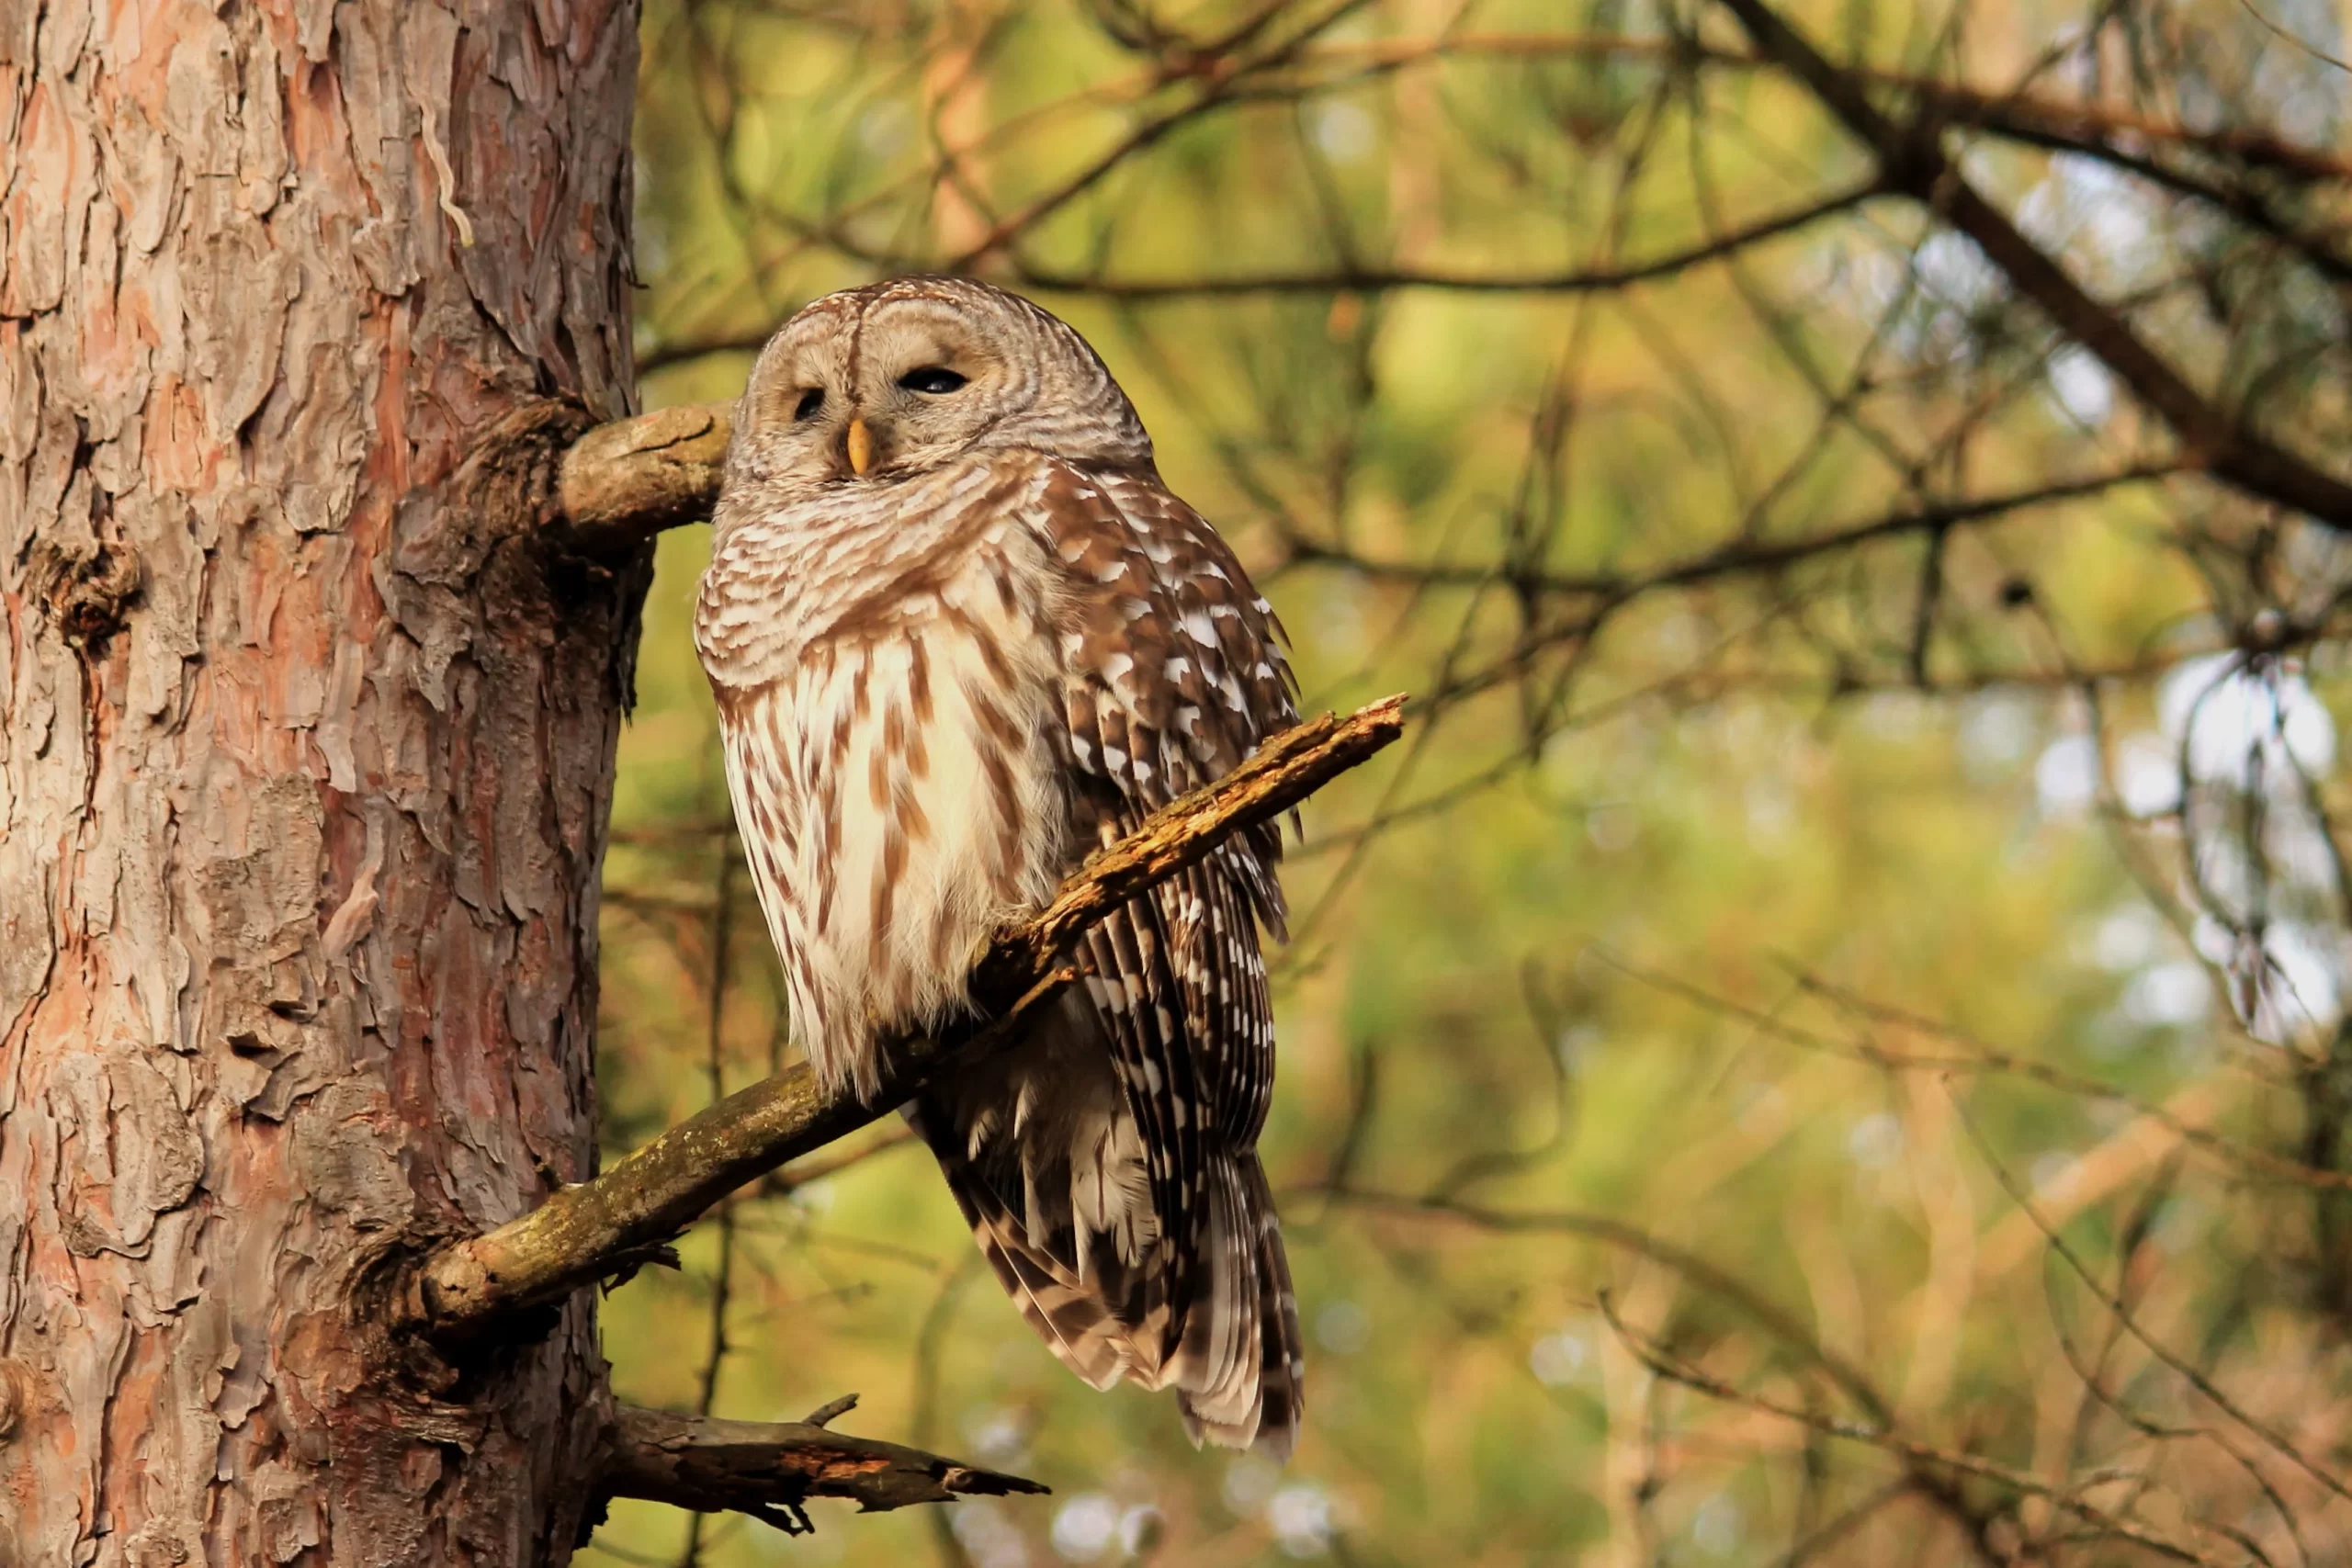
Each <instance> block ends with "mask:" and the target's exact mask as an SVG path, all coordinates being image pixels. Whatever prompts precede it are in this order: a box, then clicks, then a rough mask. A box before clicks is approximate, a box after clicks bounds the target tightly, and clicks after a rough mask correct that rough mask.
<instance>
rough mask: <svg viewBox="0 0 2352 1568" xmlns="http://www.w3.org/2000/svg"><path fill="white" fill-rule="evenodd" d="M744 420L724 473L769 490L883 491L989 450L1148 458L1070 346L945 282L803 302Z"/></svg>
mask: <svg viewBox="0 0 2352 1568" xmlns="http://www.w3.org/2000/svg"><path fill="white" fill-rule="evenodd" d="M745 415H746V417H745V420H744V423H743V425H742V427H741V428H740V429H739V430H738V432H737V439H736V443H735V448H734V456H733V457H730V458H729V464H730V471H732V472H735V473H738V474H741V475H742V476H743V477H745V478H747V479H757V480H758V481H759V482H760V483H762V484H763V485H766V486H768V487H771V493H775V492H776V491H778V490H780V491H782V492H784V493H791V492H794V491H810V490H816V489H819V488H821V487H825V486H830V485H857V484H889V483H894V482H897V481H900V480H905V479H910V478H912V477H914V476H916V475H919V474H923V473H928V472H931V471H933V470H935V469H937V468H941V467H943V466H944V465H947V464H950V463H953V462H956V461H958V460H960V459H963V458H965V457H969V456H970V455H972V454H973V453H975V452H980V451H988V450H994V449H998V448H1005V447H1025V448H1031V449H1035V450H1037V451H1042V452H1048V453H1052V454H1054V455H1055V456H1057V457H1065V458H1089V459H1092V460H1094V461H1098V462H1109V463H1125V464H1140V465H1146V466H1148V464H1149V463H1150V461H1151V438H1150V437H1149V436H1148V435H1147V434H1144V430H1143V426H1142V424H1141V423H1139V422H1138V421H1137V420H1136V416H1135V410H1134V409H1133V407H1131V406H1130V405H1129V404H1128V402H1127V400H1126V399H1125V396H1124V395H1122V394H1121V392H1120V391H1119V389H1118V386H1117V384H1116V383H1114V381H1113V380H1112V379H1111V378H1110V374H1109V372H1108V371H1106V370H1105V369H1104V368H1103V363H1102V361H1101V360H1100V359H1098V358H1096V357H1095V356H1094V354H1093V352H1092V351H1091V349H1089V348H1088V347H1087V346H1086V344H1085V342H1084V340H1082V339H1080V337H1079V336H1078V334H1077V333H1074V332H1072V331H1071V330H1070V329H1069V327H1067V326H1065V325H1064V324H1062V323H1061V322H1059V321H1056V320H1054V319H1053V318H1052V317H1050V316H1047V315H1046V314H1045V313H1044V312H1043V311H1041V310H1037V309H1036V308H1035V307H1034V306H1032V305H1030V304H1028V303H1027V302H1026V301H1023V300H1022V299H1017V298H1015V297H1014V296H1012V295H1009V294H1005V293H1003V292H1001V290H998V289H995V288H989V286H987V285H985V284H979V283H974V282H970V281H968V280H966V279H961V278H902V279H898V280H895V281H892V282H888V283H882V284H874V285H869V286H868V287H866V288H854V289H846V290H843V291H842V293H839V294H831V295H828V296H826V297H825V298H824V299H819V300H817V301H815V302H814V303H813V304H810V305H809V306H808V307H807V308H806V309H805V310H801V311H800V313H799V314H798V315H797V316H795V317H793V319H792V320H791V321H787V322H786V323H785V326H784V329H783V330H782V331H780V332H779V333H776V335H775V338H774V339H773V340H771V341H770V343H769V344H768V346H767V348H766V349H765V350H764V351H763V353H762V354H761V355H760V361H759V364H758V365H757V366H756V367H754V368H753V369H752V381H751V385H750V387H749V389H747V391H746V407H745Z"/></svg>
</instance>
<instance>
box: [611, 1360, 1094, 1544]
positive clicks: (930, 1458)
mask: <svg viewBox="0 0 2352 1568" xmlns="http://www.w3.org/2000/svg"><path fill="white" fill-rule="evenodd" d="M855 1403H856V1396H855V1395H852V1396H851V1397H850V1398H848V1399H846V1400H836V1401H834V1402H833V1403H832V1404H829V1405H826V1406H825V1407H824V1408H823V1409H821V1410H818V1411H814V1412H812V1413H811V1414H810V1416H809V1419H808V1420H806V1421H780V1422H765V1421H720V1420H716V1419H713V1418H711V1417H708V1416H673V1415H670V1414H668V1413H667V1412H664V1411H660V1410H640V1409H638V1408H636V1407H634V1406H631V1405H623V1406H622V1407H621V1409H620V1410H619V1411H618V1412H617V1413H616V1416H615V1418H614V1421H613V1427H612V1430H611V1432H610V1434H609V1436H608V1437H607V1438H606V1439H605V1468H604V1473H603V1476H602V1477H601V1479H600V1480H599V1482H598V1490H599V1491H601V1492H602V1493H603V1495H605V1496H606V1497H639V1498H644V1499H647V1500H649V1501H651V1502H655V1503H668V1504H671V1505H673V1506H676V1507H680V1508H691V1509H694V1510H695V1511H696V1512H698V1513H718V1512H722V1511H730V1510H731V1511H733V1512H736V1513H743V1514H749V1515H751V1516H752V1517H754V1518H757V1519H762V1520H764V1521H765V1522H767V1523H769V1524H772V1525H775V1527H776V1528H777V1529H781V1530H784V1531H785V1532H786V1534H789V1535H805V1534H807V1533H808V1532H809V1517H808V1515H807V1514H805V1513H803V1512H802V1511H801V1506H802V1505H803V1504H804V1503H806V1502H807V1501H808V1500H809V1498H811V1497H843V1498H847V1499H848V1500H850V1501H851V1502H854V1503H855V1504H857V1505H858V1511H859V1512H860V1513H868V1514H871V1513H879V1512H882V1511H883V1510H885V1509H889V1508H903V1507H905V1506H908V1505H909V1504H911V1503H945V1502H951V1501H953V1500H954V1499H956V1498H957V1497H965V1496H989V1497H1001V1496H1004V1495H1007V1494H1010V1493H1016V1492H1021V1493H1042V1492H1046V1491H1047V1490H1049V1488H1047V1487H1045V1486H1041V1485H1039V1484H1038V1483H1036V1482H1035V1481H1030V1480H1027V1479H1024V1478H1023V1477H1022V1476H1018V1475H1006V1474H1003V1473H1001V1472H998V1471H993V1470H982V1469H979V1468H978V1467H977V1466H974V1465H967V1464H963V1463H959V1462H958V1461H955V1460H952V1459H943V1458H942V1457H940V1456H939V1455H937V1454H933V1453H925V1452H923V1451H922V1450H921V1449H907V1448H900V1447H899V1445H898V1444H896V1443H884V1442H877V1441H876V1440H875V1439H873V1438H853V1437H850V1436H848V1435H846V1434H844V1433H840V1432H829V1431H827V1430H826V1429H825V1423H826V1422H827V1421H830V1420H831V1419H832V1418H833V1417H834V1416H839V1415H840V1414H842V1411H843V1410H845V1409H847V1408H848V1407H849V1406H850V1405H852V1404H855Z"/></svg>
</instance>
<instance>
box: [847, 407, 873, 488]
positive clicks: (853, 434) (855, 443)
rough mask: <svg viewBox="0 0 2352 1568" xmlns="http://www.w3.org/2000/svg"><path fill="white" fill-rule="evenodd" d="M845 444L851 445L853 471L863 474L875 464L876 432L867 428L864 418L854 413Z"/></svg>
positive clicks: (850, 464)
mask: <svg viewBox="0 0 2352 1568" xmlns="http://www.w3.org/2000/svg"><path fill="white" fill-rule="evenodd" d="M845 444H846V445H847V446H848V447H849V467H850V471H851V472H852V473H854V474H859V475H863V474H864V473H865V470H866V469H868V468H872V467H873V466H874V433H873V432H872V431H870V430H868V429H866V428H865V420H864V419H862V418H859V417H858V416H856V415H854V414H853V415H851V416H850V422H849V434H848V437H847V441H846V443H845Z"/></svg>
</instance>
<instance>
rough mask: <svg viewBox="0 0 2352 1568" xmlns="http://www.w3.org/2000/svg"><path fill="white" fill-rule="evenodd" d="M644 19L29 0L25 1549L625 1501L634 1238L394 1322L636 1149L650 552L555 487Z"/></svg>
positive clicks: (23, 567) (17, 459)
mask: <svg viewBox="0 0 2352 1568" xmlns="http://www.w3.org/2000/svg"><path fill="white" fill-rule="evenodd" d="M636 22H637V18H636V14H635V10H634V8H633V7H632V6H628V5H627V4H625V3H621V0H532V3H530V4H520V3H515V4H505V5H500V4H494V3H492V0H469V3H467V4H465V5H463V6H459V7H458V9H456V10H452V9H448V8H445V7H444V6H442V5H440V4H435V3H433V0H406V3H403V0H343V3H341V4H330V3H329V0H238V3H234V4H228V5H223V6H217V7H216V6H210V5H196V4H188V3H181V4H174V3H172V0H120V3H119V4H116V5H114V6H92V5H89V4H87V3H86V0H81V3H77V0H49V3H47V4H42V3H40V0H0V119H5V125H4V126H0V130H4V131H5V134H0V267H5V272H0V720H5V722H0V1358H5V1359H0V1563H5V1564H10V1565H16V1564H22V1565H25V1568H51V1565H61V1568H62V1565H66V1564H83V1563H93V1562H95V1563H123V1564H130V1565H133V1568H151V1565H152V1568H161V1565H164V1564H180V1563H191V1564H192V1563H208V1564H210V1565H212V1568H223V1565H229V1564H246V1563H288V1562H301V1563H306V1564H307V1563H316V1564H326V1563H336V1564H344V1563H353V1564H396V1563H433V1564H459V1563H464V1564H474V1563H481V1564H502V1565H503V1564H532V1563H539V1562H561V1561H562V1560H563V1559H564V1558H565V1557H566V1556H567V1555H568V1554H569V1553H570V1551H571V1548H572V1546H573V1544H574V1541H575V1540H576V1539H577V1538H578V1537H579V1535H580V1533H581V1531H582V1527H583V1516H584V1515H585V1514H586V1513H587V1512H588V1511H589V1510H590V1509H591V1508H592V1506H593V1502H592V1496H591V1494H592V1489H593V1480H594V1450H595V1448H596V1445H597V1444H598V1443H599V1442H600V1441H601V1439H602V1434H603V1432H604V1430H605V1425H606V1422H607V1420H608V1415H609V1403H610V1402H609V1397H608V1395H607V1393H606V1392H605V1381H604V1365H603V1362H602V1360H601V1359H600V1358H599V1356H598V1354H597V1350H596V1345H595V1340H594V1323H593V1316H592V1304H591V1302H590V1300H589V1299H588V1298H589V1297H590V1296H591V1295H593V1292H576V1293H575V1294H574V1295H573V1296H572V1297H571V1300H570V1302H569V1304H567V1305H565V1306H563V1307H562V1308H561V1309H560V1311H556V1312H550V1313H549V1314H547V1316H546V1320H545V1321H544V1322H542V1323H540V1324H537V1325H534V1327H533V1330H532V1331H531V1332H530V1333H529V1334H527V1335H525V1336H521V1337H509V1338H507V1339H506V1340H504V1341H503V1342H500V1343H496V1344H493V1345H491V1346H488V1347H485V1348H483V1349H482V1351H481V1354H480V1356H479V1358H478V1359H477V1360H476V1361H474V1362H472V1363H469V1365H467V1366H463V1367H449V1366H445V1365H442V1364H440V1363H438V1362H436V1361H434V1360H433V1359H431V1358H430V1357H428V1356H425V1355H424V1354H423V1353H422V1352H415V1353H412V1354H411V1355H410V1356H409V1357H408V1360H407V1363H406V1365H405V1368H404V1370H403V1371H401V1372H399V1373H395V1372H393V1371H390V1367H391V1366H392V1364H393V1362H394V1360H395V1359H396V1358H394V1357H393V1356H391V1355H390V1354H389V1353H388V1352H389V1351H390V1349H391V1348H392V1347H390V1346H388V1345H387V1344H386V1343H384V1342H383V1341H382V1339H381V1337H380V1335H379V1334H378V1333H377V1332H376V1331H374V1330H371V1329H369V1328H368V1327H366V1326H365V1325H366V1324H367V1322H368V1315H367V1314H366V1313H364V1312H363V1311H360V1310H357V1309H358V1307H359V1306H362V1305H364V1303H365V1302H366V1299H367V1297H368V1288H369V1286H370V1283H371V1281H375V1280H379V1279H381V1278H382V1277H384V1276H385V1274H386V1273H387V1272H388V1270H389V1266H390V1265H391V1264H393V1263H396V1262H398V1261H399V1260H400V1259H401V1257H403V1256H406V1255H407V1254H408V1253H410V1252H413V1250H414V1249H416V1248H418V1247H422V1246H424V1244H426V1243H429V1242H432V1241H435V1240H438V1239H442V1238H445V1237H447V1236H451V1235H460V1234H469V1233H471V1232H474V1231H478V1230H481V1229H482V1228H484V1227H487V1226H489V1225H492V1224H498V1223H500V1222H503V1221H505V1220H509V1219H512V1218H514V1217H515V1215H517V1214H519V1213H523V1212H525V1211H526V1210H527V1209H529V1208H530V1207H532V1206H533V1205H534V1204H536V1203H537V1202H538V1201H540V1200H541V1199H543V1198H544V1197H545V1195H546V1194H547V1193H548V1191H549V1190H551V1188H552V1187H554V1185H555V1184H557V1183H559V1182H563V1181H573V1180H580V1179H584V1178H586V1177H587V1176H588V1175H589V1174H591V1170H592V1167H593V1164H594V1104H595V1101H594V1088H593V1084H592V1081H591V1065H592V1064H591V1055H592V1043H593V1034H592V1031H593V1025H594V1013H595V1000H596V985H595V927H596V881H597V872H598V865H599V862H600V860H601V857H602V853H603V850H604V843H605V819H606V811H607V807H608V805H609V800H610V786H611V780H612V762H613V747H614V740H615V736H616V730H617V728H618V724H619V721H620V716H621V711H622V707H623V705H624V702H625V700H626V694H627V689H628V666H629V660H630V654H631V649H632V648H633V646H634V642H635V637H636V611H637V605H638V603H639V597H640V595H641V593H642V591H643V586H644V577H645V570H646V565H645V561H646V558H645V556H644V554H643V552H642V550H641V548H640V549H639V550H638V551H637V553H635V554H632V555H630V556H628V557H627V558H622V559H620V560H617V561H615V562H608V563H605V564H603V565H599V564H596V563H593V562H590V561H586V560H582V559H579V558H571V557H568V556H565V555H563V554H561V553H560V551H559V550H558V549H557V547H554V546H552V545H550V544H548V543H547V542H545V541H546V540H548V538H549V537H551V535H550V534H549V533H548V531H547V530H542V529H537V528H536V527H535V526H534V523H535V522H536V521H537V514H538V513H539V511H540V510H542V509H543V508H544V507H545V506H546V505H547V504H548V494H549V492H550V490H551V486H552V482H553V479H552V474H553V455H554V454H555V453H556V452H557V451H559V450H560V446H561V444H562V442H563V441H565V440H567V439H568V438H569V437H570V436H571V435H572V434H576V433H577V431H578V430H579V429H580V428H581V427H582V425H583V424H585V423H587V422H588V421H589V420H590V419H592V418H597V419H601V418H611V417H614V416H616V415H618V414H621V413H623V412H627V409H628V403H629V401H630V399H631V395H632V393H631V387H630V378H629V356H628V295H627V280H626V257H625V236H626V232H627V226H628V207H629V186H628V178H629V176H628V127H629V115H630V104H631V95H632V91H633V88H634V82H635V70H636V60H637V40H636ZM486 438H487V441H488V444H487V445H486V446H485V445H484V442H485V439H486ZM469 455H470V461H469Z"/></svg>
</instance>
